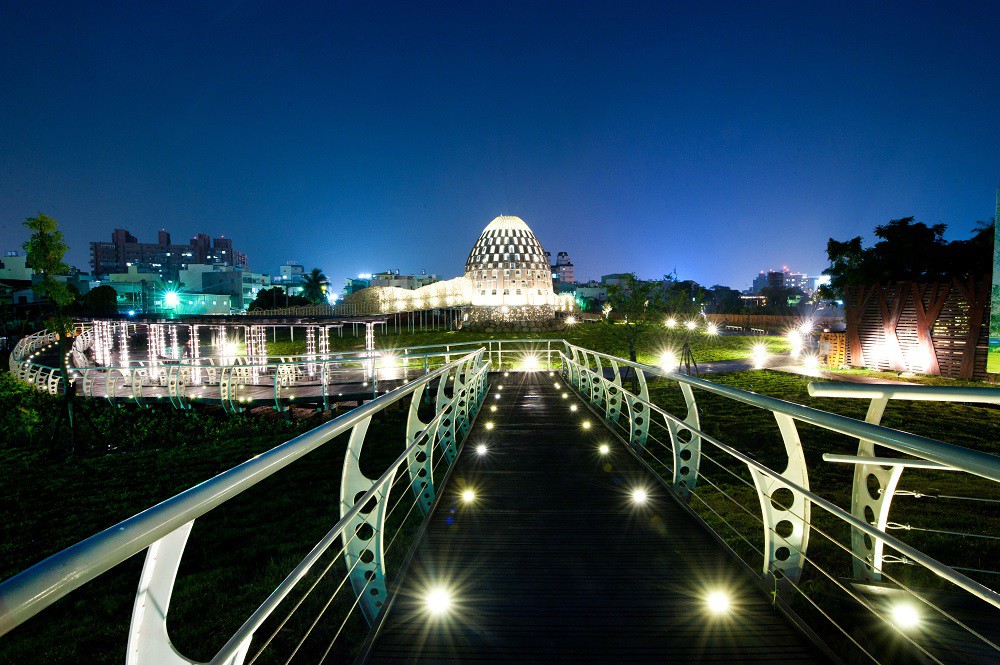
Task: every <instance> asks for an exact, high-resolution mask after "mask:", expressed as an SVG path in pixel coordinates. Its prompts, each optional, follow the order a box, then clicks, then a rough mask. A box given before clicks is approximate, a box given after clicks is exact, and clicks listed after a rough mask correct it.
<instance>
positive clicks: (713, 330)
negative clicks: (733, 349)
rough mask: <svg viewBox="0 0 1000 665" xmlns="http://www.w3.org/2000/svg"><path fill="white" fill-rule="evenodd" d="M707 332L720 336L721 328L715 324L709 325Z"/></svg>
mask: <svg viewBox="0 0 1000 665" xmlns="http://www.w3.org/2000/svg"><path fill="white" fill-rule="evenodd" d="M705 332H707V333H708V334H709V335H718V334H719V326H717V325H715V324H714V323H709V324H708V328H706V329H705Z"/></svg>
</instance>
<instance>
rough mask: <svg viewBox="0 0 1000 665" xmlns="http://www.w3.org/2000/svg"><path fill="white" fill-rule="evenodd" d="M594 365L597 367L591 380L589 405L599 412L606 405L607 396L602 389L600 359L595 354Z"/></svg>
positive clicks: (602, 375) (602, 373)
mask: <svg viewBox="0 0 1000 665" xmlns="http://www.w3.org/2000/svg"><path fill="white" fill-rule="evenodd" d="M594 363H595V364H596V365H597V367H596V369H594V370H593V380H592V381H591V383H590V403H591V404H592V405H593V407H594V408H595V409H598V410H600V409H603V408H604V405H605V404H606V403H607V397H608V395H607V391H606V390H605V388H604V365H602V364H601V357H600V356H598V355H596V354H595V355H594Z"/></svg>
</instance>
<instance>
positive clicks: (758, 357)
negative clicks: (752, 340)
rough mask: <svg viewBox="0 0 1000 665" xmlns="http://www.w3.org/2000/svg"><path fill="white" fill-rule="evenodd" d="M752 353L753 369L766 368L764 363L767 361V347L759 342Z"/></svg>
mask: <svg viewBox="0 0 1000 665" xmlns="http://www.w3.org/2000/svg"><path fill="white" fill-rule="evenodd" d="M751 353H752V354H753V368H754V369H760V368H762V367H763V366H764V361H766V360H767V347H766V346H764V345H763V344H762V343H760V342H758V343H756V344H754V345H753V349H752V351H751Z"/></svg>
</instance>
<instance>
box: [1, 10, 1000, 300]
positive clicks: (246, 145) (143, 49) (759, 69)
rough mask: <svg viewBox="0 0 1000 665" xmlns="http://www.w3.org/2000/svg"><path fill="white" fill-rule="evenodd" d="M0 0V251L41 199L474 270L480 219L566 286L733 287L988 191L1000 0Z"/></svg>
mask: <svg viewBox="0 0 1000 665" xmlns="http://www.w3.org/2000/svg"><path fill="white" fill-rule="evenodd" d="M287 4H290V3H264V2H228V3H224V2H209V3H203V2H197V3H185V2H177V1H174V2H169V3H162V4H160V5H159V6H155V5H154V3H148V2H122V3H87V2H74V3H67V4H66V5H65V6H58V5H48V4H46V3H41V2H10V3H8V2H5V3H4V4H2V5H0V8H2V9H0V241H2V242H0V245H2V247H0V249H7V248H14V247H19V245H20V243H21V242H22V241H23V239H24V234H23V233H22V232H21V229H20V226H19V225H20V222H21V221H22V220H23V218H24V217H26V216H29V215H32V214H34V213H35V212H36V211H44V212H46V213H47V214H49V215H52V216H54V217H56V218H57V219H58V220H59V221H60V223H61V225H62V227H63V229H64V231H65V233H66V235H67V238H68V240H69V242H70V244H71V247H72V250H71V253H70V255H69V257H68V258H69V259H70V261H71V263H74V264H76V265H79V266H81V267H85V266H86V265H88V261H89V247H88V245H87V242H88V241H90V240H95V239H110V234H111V230H112V229H113V228H114V227H118V226H120V227H124V228H127V229H129V230H131V231H132V233H133V234H136V235H138V236H139V237H140V239H141V240H145V241H152V240H154V239H155V233H156V230H157V229H159V228H160V227H166V228H167V229H168V230H169V231H171V232H172V233H173V237H174V239H175V241H177V240H186V239H187V238H189V237H190V236H191V235H192V234H194V233H195V232H197V231H205V232H208V233H212V234H213V235H219V234H224V235H226V236H228V237H232V238H233V239H234V241H235V243H236V246H237V248H238V249H241V250H243V251H245V252H247V253H248V254H249V256H250V262H251V267H252V268H254V269H256V270H261V271H270V272H274V271H275V270H276V266H277V265H278V264H279V263H281V262H284V261H286V260H288V259H295V260H298V261H300V262H302V263H304V264H305V265H306V267H307V268H311V267H313V266H319V267H322V268H323V269H324V270H325V271H326V272H327V274H328V275H329V276H331V277H332V278H336V280H337V284H338V286H339V284H340V283H341V280H342V278H343V277H344V276H347V275H350V274H356V273H359V272H363V271H364V272H369V271H374V270H380V269H384V268H386V267H390V266H391V267H394V268H395V267H398V268H400V269H402V270H403V271H404V272H419V270H420V269H421V268H426V269H427V270H428V272H437V273H440V274H443V275H445V276H447V277H451V276H456V275H458V274H461V272H462V269H463V264H464V261H465V258H466V255H467V252H468V250H469V248H470V247H471V245H472V243H473V242H474V240H475V238H476V237H477V236H478V234H479V232H480V230H481V229H482V227H483V226H484V225H485V224H487V223H488V222H489V221H490V220H491V219H492V218H493V217H494V216H495V215H497V214H514V215H519V216H521V217H522V218H524V220H525V221H526V222H527V223H528V225H529V226H531V227H532V229H534V231H535V233H536V234H537V235H538V237H539V239H540V240H541V242H542V244H543V246H544V247H545V248H546V249H547V250H549V251H551V252H552V253H553V255H554V254H555V253H556V252H557V251H561V250H565V251H568V252H570V255H571V257H572V259H573V261H574V263H575V264H576V266H577V275H578V276H581V277H597V276H599V275H601V274H602V273H609V272H617V271H624V270H631V271H635V272H637V273H639V275H640V276H646V277H652V276H659V275H662V274H664V273H666V272H668V271H670V270H673V269H674V268H676V269H677V272H678V274H679V276H680V277H681V278H693V279H696V280H698V281H701V282H703V283H705V284H708V285H711V284H714V283H723V284H729V285H732V286H735V287H737V288H745V287H746V286H748V285H749V282H750V279H751V278H752V277H753V274H754V273H755V272H756V271H757V270H758V269H759V268H763V267H770V266H775V267H776V266H780V265H781V264H787V265H789V266H791V267H792V268H793V269H798V270H802V271H805V272H809V273H815V272H817V271H819V270H821V269H822V268H824V267H825V265H826V262H825V245H826V239H827V238H828V237H829V236H831V235H832V236H834V237H837V238H840V239H844V238H847V237H851V236H854V235H858V234H861V235H865V236H866V237H867V238H870V237H871V230H872V228H873V227H874V226H875V225H876V224H879V223H883V222H885V221H888V220H889V219H891V218H894V217H902V216H907V215H915V216H916V217H917V218H918V219H920V220H923V221H927V222H932V223H936V222H944V223H946V224H948V225H949V227H950V235H951V236H953V237H955V236H964V235H966V234H967V232H968V231H969V230H970V229H971V228H972V226H973V224H974V223H975V221H976V220H979V219H986V218H989V217H991V216H992V215H993V206H994V191H995V187H996V186H997V184H998V180H1000V49H998V47H997V37H998V34H1000V3H996V2H977V3H950V2H947V3H944V2H936V3H926V4H924V3H905V4H890V3H881V2H880V3H864V4H859V5H856V6H853V7H844V5H843V3H839V2H838V3H834V2H831V3H823V4H817V3H813V2H794V3H768V2H764V3H722V4H712V3H705V2H697V3H684V4H683V5H682V4H681V3H677V4H675V5H670V4H669V3H660V2H657V3H649V4H648V5H644V4H632V3H628V2H622V1H620V0H619V1H618V2H612V3H608V4H589V3H584V2H571V3H565V4H561V3H554V2H547V3H540V2H524V3H520V2H513V3H511V2H489V3H487V2H468V1H466V2H456V3H434V2H427V3H424V2H401V3H392V4H383V5H380V6H378V7H375V8H372V7H371V6H369V5H371V4H374V3H365V2H357V3H351V4H347V3H317V4H322V5H335V7H330V6H324V7H322V8H316V9H288V8H287V7H286V6H285V5H287Z"/></svg>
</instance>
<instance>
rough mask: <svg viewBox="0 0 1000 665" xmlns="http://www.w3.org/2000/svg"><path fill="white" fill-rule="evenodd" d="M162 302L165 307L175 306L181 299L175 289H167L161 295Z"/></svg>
mask: <svg viewBox="0 0 1000 665" xmlns="http://www.w3.org/2000/svg"><path fill="white" fill-rule="evenodd" d="M163 304H164V305H166V306H167V307H177V306H178V305H180V304H181V299H180V297H179V296H178V295H177V292H176V291H167V292H166V294H164V296H163Z"/></svg>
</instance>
